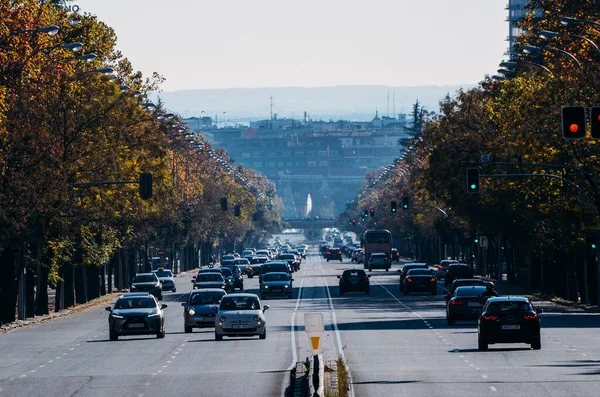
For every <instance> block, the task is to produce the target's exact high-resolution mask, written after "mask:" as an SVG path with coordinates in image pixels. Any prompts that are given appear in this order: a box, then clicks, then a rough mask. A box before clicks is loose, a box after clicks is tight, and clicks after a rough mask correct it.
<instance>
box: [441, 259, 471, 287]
mask: <svg viewBox="0 0 600 397" xmlns="http://www.w3.org/2000/svg"><path fill="white" fill-rule="evenodd" d="M458 278H473V269H471V267H470V266H469V265H467V264H464V263H453V264H450V266H448V270H446V275H445V276H444V286H445V287H447V286H448V285H451V284H452V282H453V281H454V280H456V279H458Z"/></svg>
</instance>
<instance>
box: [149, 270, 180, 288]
mask: <svg viewBox="0 0 600 397" xmlns="http://www.w3.org/2000/svg"><path fill="white" fill-rule="evenodd" d="M153 273H154V274H156V276H157V277H158V279H159V280H160V284H161V286H162V290H163V291H171V292H177V288H175V280H174V279H173V272H171V271H170V270H168V269H163V268H160V269H158V270H155V271H154V272H153Z"/></svg>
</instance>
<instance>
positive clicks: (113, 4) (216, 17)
mask: <svg viewBox="0 0 600 397" xmlns="http://www.w3.org/2000/svg"><path fill="white" fill-rule="evenodd" d="M507 3H508V0H343V1H342V0H170V1H164V0H162V1H161V0H74V1H73V2H72V3H71V5H72V6H73V5H77V6H78V7H79V8H80V13H91V14H94V15H97V16H98V18H99V19H100V20H101V21H103V22H105V23H106V24H107V25H109V26H110V27H112V28H113V29H114V30H115V32H116V34H117V37H118V42H117V47H118V49H119V50H121V51H122V53H123V54H124V55H125V56H126V57H127V58H129V60H130V61H131V62H132V64H133V67H134V68H135V69H136V70H141V71H142V72H143V73H144V75H150V74H151V73H152V72H155V71H156V72H158V73H160V74H161V75H163V76H164V77H165V78H166V81H165V83H164V84H163V85H162V90H163V91H175V90H187V89H206V88H211V89H214V88H234V87H236V88H254V87H290V86H299V87H324V86H338V85H386V86H420V85H441V86H443V85H455V84H474V83H477V82H479V81H481V80H483V78H484V77H485V75H486V74H488V75H492V74H495V73H496V70H497V69H498V64H499V63H500V62H501V61H502V60H503V59H504V58H505V56H504V53H505V51H506V49H507V42H506V41H505V39H506V37H507V35H508V22H506V17H507V15H508V11H506V10H505V9H504V8H505V7H506V4H507Z"/></svg>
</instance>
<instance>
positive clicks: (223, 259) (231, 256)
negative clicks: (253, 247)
mask: <svg viewBox="0 0 600 397" xmlns="http://www.w3.org/2000/svg"><path fill="white" fill-rule="evenodd" d="M234 259H235V255H234V254H227V255H223V256H222V257H221V262H223V261H227V260H234Z"/></svg>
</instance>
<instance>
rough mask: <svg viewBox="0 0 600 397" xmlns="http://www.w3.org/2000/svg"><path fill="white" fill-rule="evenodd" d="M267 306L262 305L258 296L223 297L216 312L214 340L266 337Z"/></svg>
mask: <svg viewBox="0 0 600 397" xmlns="http://www.w3.org/2000/svg"><path fill="white" fill-rule="evenodd" d="M268 309H269V305H264V306H263V305H262V304H261V302H260V299H259V298H258V295H256V294H247V293H237V294H229V295H225V296H224V297H223V299H221V303H220V304H219V308H218V309H217V310H215V311H216V314H217V315H216V319H215V340H223V337H224V336H232V337H235V336H253V335H258V337H259V338H260V339H266V337H267V321H266V318H265V311H266V310H268Z"/></svg>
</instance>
